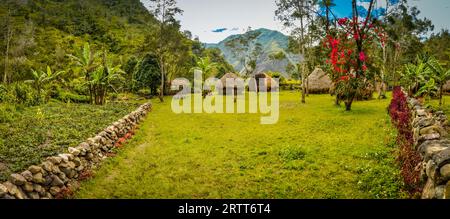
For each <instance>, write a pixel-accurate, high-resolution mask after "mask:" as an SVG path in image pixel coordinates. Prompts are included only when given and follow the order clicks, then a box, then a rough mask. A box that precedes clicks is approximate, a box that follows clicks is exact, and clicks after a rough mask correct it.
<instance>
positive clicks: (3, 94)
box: [0, 84, 16, 103]
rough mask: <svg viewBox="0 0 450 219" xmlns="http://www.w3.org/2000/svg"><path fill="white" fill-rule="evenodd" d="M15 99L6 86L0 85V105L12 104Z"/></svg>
mask: <svg viewBox="0 0 450 219" xmlns="http://www.w3.org/2000/svg"><path fill="white" fill-rule="evenodd" d="M15 99H16V97H15V96H14V94H13V93H12V92H10V89H9V88H8V87H7V86H4V85H2V84H0V103H14V102H15Z"/></svg>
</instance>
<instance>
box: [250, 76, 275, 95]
mask: <svg viewBox="0 0 450 219" xmlns="http://www.w3.org/2000/svg"><path fill="white" fill-rule="evenodd" d="M254 79H255V80H254V83H256V86H254V85H253V86H251V85H249V90H250V91H257V92H264V91H277V90H278V88H279V84H278V83H277V81H275V80H274V79H273V78H272V77H270V76H269V75H268V74H265V73H258V74H255V76H254Z"/></svg>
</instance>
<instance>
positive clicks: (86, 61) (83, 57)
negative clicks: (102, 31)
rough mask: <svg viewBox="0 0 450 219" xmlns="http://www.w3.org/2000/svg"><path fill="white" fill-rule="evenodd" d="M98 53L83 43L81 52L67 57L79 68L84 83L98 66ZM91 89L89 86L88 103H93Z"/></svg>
mask: <svg viewBox="0 0 450 219" xmlns="http://www.w3.org/2000/svg"><path fill="white" fill-rule="evenodd" d="M99 55H100V53H97V52H95V51H94V50H93V49H92V48H91V46H90V45H89V43H85V44H84V46H83V48H82V50H81V51H79V52H78V53H77V54H76V55H70V54H69V55H67V56H69V57H70V58H71V59H72V60H73V61H74V62H75V64H76V65H77V66H79V67H81V69H82V72H83V74H84V78H85V80H86V81H89V80H91V74H92V73H93V72H94V71H96V70H97V68H98V66H99V64H98V62H97V60H98V57H99ZM93 92H94V91H93V88H92V87H90V86H89V93H90V102H91V103H92V102H93V97H94V94H93Z"/></svg>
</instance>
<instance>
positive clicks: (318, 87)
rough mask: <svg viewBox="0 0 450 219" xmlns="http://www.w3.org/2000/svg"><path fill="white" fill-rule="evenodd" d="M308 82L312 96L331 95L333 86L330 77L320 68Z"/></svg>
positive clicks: (312, 74)
mask: <svg viewBox="0 0 450 219" xmlns="http://www.w3.org/2000/svg"><path fill="white" fill-rule="evenodd" d="M307 80H308V82H307V83H308V91H309V93H312V94H325V93H329V92H330V89H331V87H332V85H333V82H332V81H331V79H330V77H329V76H328V75H327V74H326V73H325V72H324V71H323V70H322V69H320V68H316V69H315V70H314V71H313V72H312V73H311V75H309V77H308V78H307Z"/></svg>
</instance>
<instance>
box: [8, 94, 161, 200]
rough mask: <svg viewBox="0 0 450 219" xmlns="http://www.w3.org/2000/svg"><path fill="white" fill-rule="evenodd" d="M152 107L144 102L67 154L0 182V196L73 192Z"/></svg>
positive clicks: (32, 196) (52, 195) (44, 196)
mask: <svg viewBox="0 0 450 219" xmlns="http://www.w3.org/2000/svg"><path fill="white" fill-rule="evenodd" d="M151 110H152V105H151V104H150V103H146V104H143V105H141V106H140V107H139V108H138V109H137V110H135V111H133V112H131V113H130V114H128V115H126V116H125V117H123V118H122V119H119V120H118V121H117V122H114V123H113V124H112V125H110V126H108V127H107V128H106V129H104V130H103V131H101V132H100V133H98V134H97V135H96V136H95V137H93V138H89V139H87V140H86V141H85V142H83V143H81V144H79V145H78V146H77V147H74V148H73V147H69V148H68V149H67V153H63V154H59V155H57V156H51V157H48V158H46V159H45V161H44V162H42V163H41V164H40V165H33V166H30V167H29V168H28V169H27V170H25V171H23V172H22V173H14V174H11V176H10V177H9V179H8V181H6V182H4V183H0V199H54V198H64V197H66V196H69V195H71V193H72V192H73V191H75V190H76V189H77V188H78V187H79V181H81V180H83V179H86V178H88V177H90V175H91V171H92V170H93V169H95V168H97V167H98V166H99V165H100V164H101V162H102V161H103V160H104V159H106V158H108V157H110V156H111V155H112V154H113V149H114V148H115V147H117V146H120V145H121V144H122V143H123V142H124V141H125V140H126V139H128V138H131V136H132V135H133V134H134V130H135V129H136V128H137V125H138V123H139V122H141V121H142V120H143V119H144V117H145V116H146V115H147V114H148V113H149V112H150V111H151Z"/></svg>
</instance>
